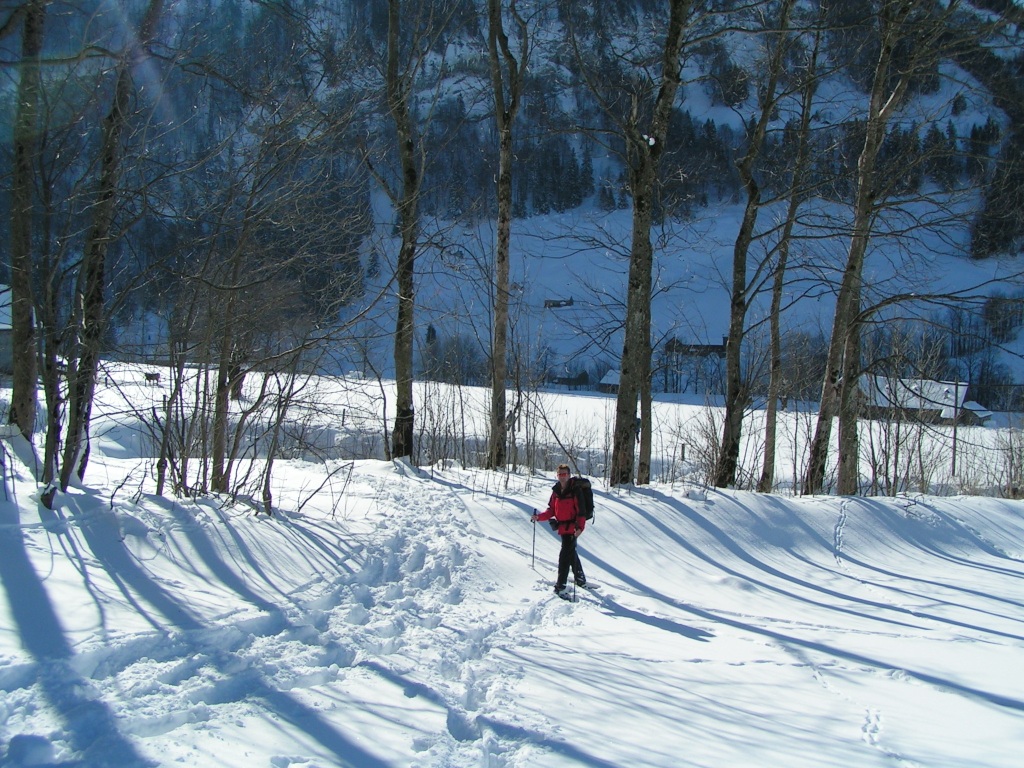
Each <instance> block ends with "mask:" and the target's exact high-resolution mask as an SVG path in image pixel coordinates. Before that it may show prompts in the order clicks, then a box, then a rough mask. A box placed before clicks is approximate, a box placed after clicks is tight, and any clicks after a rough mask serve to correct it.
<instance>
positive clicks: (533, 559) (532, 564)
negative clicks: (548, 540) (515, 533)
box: [530, 509, 537, 570]
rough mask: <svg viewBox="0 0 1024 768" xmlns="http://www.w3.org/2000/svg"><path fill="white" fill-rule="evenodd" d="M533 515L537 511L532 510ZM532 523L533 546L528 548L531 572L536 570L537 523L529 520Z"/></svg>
mask: <svg viewBox="0 0 1024 768" xmlns="http://www.w3.org/2000/svg"><path fill="white" fill-rule="evenodd" d="M533 514H535V515H536V514H537V510H536V509H535V510H533ZM530 520H531V522H532V523H533V546H532V547H531V548H530V567H531V568H533V570H537V521H536V520H534V519H533V518H530Z"/></svg>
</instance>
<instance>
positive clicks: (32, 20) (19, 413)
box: [0, 0, 49, 438]
mask: <svg viewBox="0 0 1024 768" xmlns="http://www.w3.org/2000/svg"><path fill="white" fill-rule="evenodd" d="M48 6H49V2H48V0H29V2H26V3H24V4H22V5H21V6H19V7H18V8H17V9H16V10H15V11H14V12H13V13H11V15H10V16H9V17H8V18H7V20H6V22H5V23H4V25H3V27H2V28H0V39H2V38H3V37H5V36H6V35H7V34H8V33H9V32H11V31H13V30H14V29H16V28H17V22H18V21H19V20H20V22H21V67H20V68H19V72H20V77H19V80H18V92H17V102H16V103H17V109H16V113H15V118H14V136H13V140H14V168H13V174H12V179H11V335H12V348H13V356H14V359H13V364H14V377H13V381H12V396H11V408H10V412H9V413H8V419H9V421H10V423H11V424H14V425H16V426H17V427H18V429H19V430H20V431H21V434H23V435H24V436H25V437H26V438H30V437H31V435H32V432H33V431H34V429H35V418H36V392H37V384H36V366H37V364H36V331H35V321H34V318H33V306H34V300H33V291H32V218H33V196H32V188H33V179H34V165H35V159H36V152H37V140H36V137H37V132H38V128H39V99H40V73H39V67H40V62H39V57H40V54H41V52H42V49H43V25H44V22H45V20H46V10H47V7H48Z"/></svg>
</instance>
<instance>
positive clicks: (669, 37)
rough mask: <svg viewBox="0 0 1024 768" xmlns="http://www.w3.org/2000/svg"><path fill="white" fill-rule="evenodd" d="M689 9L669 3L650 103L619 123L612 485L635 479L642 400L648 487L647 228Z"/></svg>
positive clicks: (641, 475) (635, 106)
mask: <svg viewBox="0 0 1024 768" xmlns="http://www.w3.org/2000/svg"><path fill="white" fill-rule="evenodd" d="M691 8H692V2H691V0H672V1H671V2H670V3H669V18H668V25H667V28H666V31H665V39H664V47H663V49H662V52H661V72H660V78H659V80H658V81H657V83H656V85H657V92H656V94H655V96H654V101H653V104H651V105H648V104H645V103H642V98H641V95H640V94H635V95H634V97H633V100H632V105H631V110H630V112H629V114H628V116H626V118H625V119H624V121H623V127H624V132H625V139H626V143H627V153H628V156H629V185H630V192H631V193H632V197H633V225H632V246H631V252H630V261H629V277H628V288H627V299H626V321H625V329H624V339H623V344H622V363H621V371H620V378H619V391H618V395H617V397H616V401H615V431H614V435H613V437H612V462H611V471H610V475H609V479H610V481H611V483H612V484H616V485H621V484H628V483H630V482H632V481H633V464H634V459H635V456H636V454H635V450H636V449H635V445H636V440H637V423H636V422H637V415H636V408H637V398H638V397H639V398H640V399H641V418H640V443H641V445H640V462H639V466H638V468H637V473H636V479H637V482H639V483H646V482H648V481H649V479H650V455H651V454H650V451H651V410H652V409H651V386H652V385H651V354H652V350H651V277H652V270H653V261H654V253H653V248H652V246H651V227H652V225H653V221H654V207H655V195H656V187H657V179H658V161H659V159H660V158H661V155H662V152H663V150H664V146H665V139H666V137H667V135H668V125H669V117H670V116H671V113H672V109H673V107H674V105H675V98H676V93H677V92H678V90H679V70H680V66H681V60H680V57H681V54H682V50H683V42H684V36H685V32H686V29H687V24H688V21H689V17H690V13H691ZM648 109H649V112H648ZM645 115H646V116H645Z"/></svg>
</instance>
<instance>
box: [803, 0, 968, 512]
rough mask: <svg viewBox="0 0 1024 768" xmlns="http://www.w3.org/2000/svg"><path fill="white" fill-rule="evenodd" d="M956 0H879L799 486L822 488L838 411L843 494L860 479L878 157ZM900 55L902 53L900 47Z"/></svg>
mask: <svg viewBox="0 0 1024 768" xmlns="http://www.w3.org/2000/svg"><path fill="white" fill-rule="evenodd" d="M958 6H959V3H958V2H956V0H953V2H951V3H949V4H948V6H947V7H946V8H944V9H942V10H941V11H939V12H935V13H934V14H933V11H934V10H935V6H934V4H933V3H930V2H927V0H882V2H881V3H880V4H879V8H878V11H877V13H875V14H874V15H873V20H874V22H875V24H876V25H877V34H878V43H879V51H878V57H877V59H876V61H875V64H874V68H873V70H872V78H871V84H870V90H869V93H868V104H867V113H866V115H865V117H864V125H863V132H864V141H863V145H862V147H861V150H860V155H859V157H858V160H857V171H856V179H855V191H854V200H853V213H852V223H851V229H850V245H849V250H848V252H847V257H846V264H845V267H844V270H843V277H842V281H841V284H840V286H839V293H838V296H837V299H836V310H835V316H834V319H833V323H832V336H831V339H830V342H829V354H828V363H827V366H826V371H825V378H824V381H823V383H822V390H821V405H820V409H819V413H818V421H817V425H816V427H815V432H814V438H813V440H812V442H811V446H810V456H809V461H808V467H807V473H806V475H805V478H804V488H803V490H804V493H809V494H812V493H820V492H821V490H822V487H823V483H824V478H825V465H826V461H827V458H828V450H829V445H830V442H831V435H832V420H833V418H834V417H835V416H837V415H838V416H839V443H840V447H839V481H838V491H839V493H841V494H852V493H856V491H857V487H858V454H859V450H858V438H857V397H856V394H857V379H858V374H859V372H860V332H861V324H862V323H863V321H864V317H863V316H862V313H861V296H862V291H863V270H864V260H865V255H866V254H867V250H868V243H869V241H870V239H871V236H872V228H873V224H874V221H875V218H876V215H877V212H878V204H879V201H880V196H881V191H882V184H881V183H880V179H879V167H878V159H879V154H880V151H881V149H882V143H883V141H884V139H885V135H886V127H887V125H888V123H889V121H890V120H891V119H892V117H893V115H894V114H895V113H896V111H897V110H898V108H899V107H900V104H901V102H902V100H903V97H904V95H905V94H906V92H907V89H908V87H909V85H910V81H911V79H912V78H913V77H914V76H915V75H917V74H918V73H919V72H920V69H921V67H922V65H923V64H924V62H925V61H927V60H931V59H932V58H933V57H934V56H935V51H936V49H937V45H938V42H939V40H940V39H941V35H942V34H943V33H944V32H945V20H946V18H948V17H949V16H950V15H951V14H953V13H955V12H956V10H957V9H958ZM901 54H902V55H903V56H904V60H903V61H900V58H899V57H900V55H901Z"/></svg>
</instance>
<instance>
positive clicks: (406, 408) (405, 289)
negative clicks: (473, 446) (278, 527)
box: [387, 0, 421, 458]
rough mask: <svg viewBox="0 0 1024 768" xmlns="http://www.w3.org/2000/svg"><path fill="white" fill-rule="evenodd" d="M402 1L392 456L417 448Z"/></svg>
mask: <svg viewBox="0 0 1024 768" xmlns="http://www.w3.org/2000/svg"><path fill="white" fill-rule="evenodd" d="M401 20H402V12H401V3H400V2H399V0H388V60H387V99H388V109H389V110H390V112H391V118H392V120H393V121H394V123H395V130H396V132H397V134H398V154H399V158H400V163H401V170H402V190H401V195H400V198H399V200H398V204H397V211H398V229H399V232H400V234H401V238H402V244H401V246H400V248H399V251H398V264H397V268H396V274H395V278H396V286H397V289H398V313H397V320H396V321H395V352H394V357H395V425H394V430H393V432H392V440H391V451H392V458H401V457H403V456H406V457H410V458H411V457H412V453H413V435H414V431H413V427H414V414H415V411H414V404H413V392H412V390H413V332H414V325H413V310H414V308H415V306H416V300H415V290H416V285H415V270H416V248H417V245H418V243H417V240H418V238H419V223H420V222H419V190H420V180H421V179H420V168H419V164H418V163H417V158H416V144H415V139H414V136H413V126H412V117H411V115H410V111H409V91H410V88H411V84H410V83H409V82H408V80H407V78H406V77H405V76H403V75H402V73H401V72H400V71H399V63H400V49H401Z"/></svg>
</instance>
